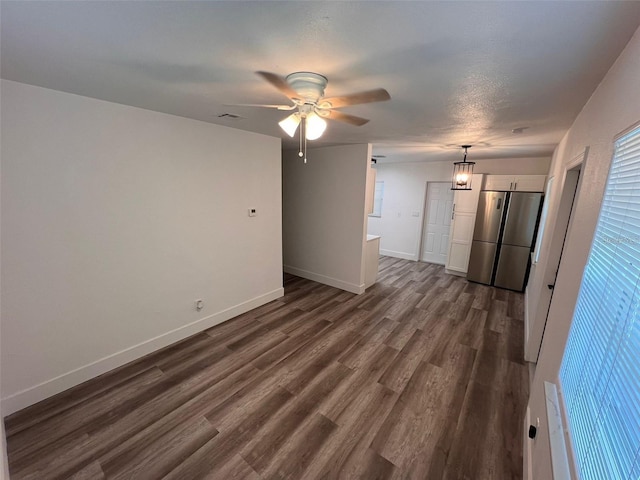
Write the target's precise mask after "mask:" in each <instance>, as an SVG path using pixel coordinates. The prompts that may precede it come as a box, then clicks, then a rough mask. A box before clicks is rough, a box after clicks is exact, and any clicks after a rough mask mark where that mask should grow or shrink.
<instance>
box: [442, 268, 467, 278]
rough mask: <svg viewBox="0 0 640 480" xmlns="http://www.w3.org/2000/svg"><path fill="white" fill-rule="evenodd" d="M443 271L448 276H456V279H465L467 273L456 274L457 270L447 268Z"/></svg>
mask: <svg viewBox="0 0 640 480" xmlns="http://www.w3.org/2000/svg"><path fill="white" fill-rule="evenodd" d="M444 271H445V272H446V273H448V274H449V275H457V276H458V277H465V278H466V277H467V272H458V271H457V270H449V269H448V268H445V269H444Z"/></svg>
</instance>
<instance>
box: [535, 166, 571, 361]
mask: <svg viewBox="0 0 640 480" xmlns="http://www.w3.org/2000/svg"><path fill="white" fill-rule="evenodd" d="M582 160H583V158H581V159H580V162H579V163H577V164H576V163H573V165H570V166H568V167H567V170H566V171H565V178H564V183H563V185H562V193H561V196H560V201H559V205H558V211H557V215H556V223H555V227H554V229H553V233H552V234H551V241H550V243H549V247H548V252H549V254H548V259H547V263H546V265H545V268H544V272H543V274H542V275H543V276H542V284H541V285H540V287H539V288H540V290H539V297H538V302H537V305H536V310H535V313H534V315H533V324H532V327H531V334H530V336H529V339H528V341H527V345H526V347H525V360H527V361H530V362H533V363H537V362H538V356H539V354H540V348H541V346H542V340H543V338H544V331H545V327H546V324H547V317H548V315H549V309H550V307H551V302H552V300H553V291H554V288H555V283H556V277H557V276H558V270H559V268H560V263H561V262H562V253H563V250H564V246H565V241H566V238H567V234H568V232H569V230H570V228H571V219H572V215H573V206H574V205H575V199H576V196H577V195H578V191H579V180H580V171H581V169H582ZM541 240H542V239H540V238H539V239H538V241H541ZM539 248H540V245H537V248H536V254H537V253H538V249H539Z"/></svg>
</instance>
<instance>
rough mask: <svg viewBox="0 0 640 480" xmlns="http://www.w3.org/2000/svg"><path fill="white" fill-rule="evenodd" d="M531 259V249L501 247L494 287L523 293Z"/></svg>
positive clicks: (509, 246) (503, 245) (510, 246)
mask: <svg viewBox="0 0 640 480" xmlns="http://www.w3.org/2000/svg"><path fill="white" fill-rule="evenodd" d="M530 257H531V250H530V249H529V247H517V246H513V245H505V244H504V243H503V244H502V246H501V247H500V258H499V259H498V268H497V269H496V278H495V280H494V281H493V285H494V286H496V287H500V288H508V289H509V290H516V291H518V292H521V291H523V290H524V281H525V276H526V274H527V269H528V268H529V259H530Z"/></svg>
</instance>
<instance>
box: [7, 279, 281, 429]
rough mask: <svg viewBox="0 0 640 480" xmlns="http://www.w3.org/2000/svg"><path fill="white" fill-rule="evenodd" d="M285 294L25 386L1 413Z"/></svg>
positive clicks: (262, 298)
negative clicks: (30, 385) (32, 385)
mask: <svg viewBox="0 0 640 480" xmlns="http://www.w3.org/2000/svg"><path fill="white" fill-rule="evenodd" d="M283 295H284V288H277V289H275V290H273V291H271V292H268V293H265V294H263V295H260V296H258V297H255V298H252V299H251V300H247V301H246V302H242V303H240V304H238V305H235V306H233V307H230V308H227V309H225V310H222V311H220V312H217V313H214V314H213V315H209V316H207V317H204V318H201V319H199V320H196V321H195V322H192V323H189V324H187V325H183V326H181V327H179V328H176V329H175V330H171V331H169V332H167V333H163V334H162V335H159V336H157V337H155V338H151V339H149V340H146V341H144V342H142V343H139V344H137V345H134V346H132V347H129V348H127V349H125V350H121V351H119V352H116V353H114V354H112V355H108V356H106V357H104V358H101V359H99V360H96V361H95V362H92V363H90V364H88V365H85V366H82V367H80V368H77V369H75V370H72V371H70V372H67V373H65V374H62V375H60V376H58V377H55V378H52V379H51V380H47V381H45V382H42V383H40V384H39V385H36V386H34V387H30V388H28V389H25V390H22V391H20V392H18V393H15V394H13V395H10V396H8V397H6V398H3V399H2V402H1V405H2V407H1V408H2V417H5V416H7V415H11V414H12V413H15V412H17V411H19V410H22V409H23V408H26V407H28V406H30V405H33V404H35V403H38V402H40V401H42V400H44V399H45V398H49V397H51V396H53V395H56V394H58V393H60V392H63V391H65V390H68V389H69V388H71V387H74V386H76V385H79V384H81V383H82V382H85V381H87V380H90V379H92V378H95V377H97V376H98V375H102V374H103V373H106V372H108V371H110V370H113V369H114V368H117V367H120V366H122V365H125V364H127V363H129V362H131V361H133V360H136V359H138V358H140V357H143V356H145V355H147V354H149V353H152V352H155V351H156V350H159V349H161V348H164V347H167V346H169V345H171V344H173V343H176V342H178V341H180V340H183V339H185V338H187V337H189V336H191V335H194V334H196V333H199V332H201V331H203V330H206V329H207V328H211V327H213V326H215V325H218V324H219V323H222V322H224V321H226V320H229V319H231V318H234V317H237V316H238V315H241V314H243V313H245V312H248V311H249V310H253V309H254V308H257V307H259V306H261V305H264V304H265V303H269V302H271V301H272V300H275V299H277V298H280V297H282V296H283Z"/></svg>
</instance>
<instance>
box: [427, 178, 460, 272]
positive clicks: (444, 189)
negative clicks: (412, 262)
mask: <svg viewBox="0 0 640 480" xmlns="http://www.w3.org/2000/svg"><path fill="white" fill-rule="evenodd" d="M452 208H453V191H452V190H451V184H450V183H449V182H444V183H442V182H438V183H436V182H429V183H427V198H426V201H425V212H426V214H425V220H424V227H423V231H422V255H421V257H420V260H422V261H423V262H430V263H438V264H440V265H444V264H445V263H446V261H447V252H448V250H449V230H450V227H451V214H452Z"/></svg>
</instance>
